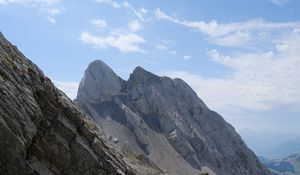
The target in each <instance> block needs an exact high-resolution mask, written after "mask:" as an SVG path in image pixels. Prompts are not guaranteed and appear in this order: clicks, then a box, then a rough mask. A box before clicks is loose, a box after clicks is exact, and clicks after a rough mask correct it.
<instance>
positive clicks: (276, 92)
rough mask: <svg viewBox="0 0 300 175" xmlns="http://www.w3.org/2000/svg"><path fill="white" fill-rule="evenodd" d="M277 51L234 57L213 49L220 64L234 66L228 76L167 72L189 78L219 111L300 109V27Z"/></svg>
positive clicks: (205, 98) (280, 42)
mask: <svg viewBox="0 0 300 175" xmlns="http://www.w3.org/2000/svg"><path fill="white" fill-rule="evenodd" d="M275 45H276V49H275V50H273V51H268V52H262V53H256V52H250V53H245V52H240V53H235V54H232V55H230V56H226V55H223V54H221V53H219V52H218V51H217V50H215V49H213V50H209V51H208V53H207V54H208V56H209V57H210V58H211V59H212V60H213V61H214V62H216V63H218V64H221V65H223V66H225V67H227V68H229V69H231V71H232V74H231V75H229V76H228V77H226V78H204V77H202V76H200V75H197V74H193V73H189V72H187V71H169V72H167V73H166V75H168V76H171V77H180V78H182V79H184V80H186V81H187V82H188V83H189V84H190V85H191V86H192V87H193V89H194V90H195V91H196V92H197V93H198V95H199V96H200V97H201V98H203V99H204V101H206V102H207V103H208V105H209V106H210V107H212V108H213V109H216V110H218V111H234V110H239V109H243V110H245V109H247V110H253V111H264V110H271V109H273V108H275V107H276V106H277V105H292V106H297V107H298V108H300V89H299V87H300V76H299V75H300V69H299V67H300V59H299V58H300V49H299V48H300V30H294V31H293V32H292V33H291V35H288V36H285V37H283V38H281V40H280V41H278V43H276V44H275Z"/></svg>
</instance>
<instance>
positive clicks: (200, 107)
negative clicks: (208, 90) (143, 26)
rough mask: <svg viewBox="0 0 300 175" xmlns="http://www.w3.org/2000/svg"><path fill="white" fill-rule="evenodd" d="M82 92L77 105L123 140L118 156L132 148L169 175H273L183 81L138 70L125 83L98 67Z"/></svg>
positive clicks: (90, 70) (88, 76) (91, 68)
mask: <svg viewBox="0 0 300 175" xmlns="http://www.w3.org/2000/svg"><path fill="white" fill-rule="evenodd" d="M99 63H100V64H99ZM94 69H101V70H94ZM97 72H101V73H99V74H98V73H97ZM106 72H107V74H106ZM87 80H90V81H87ZM94 80H96V81H94ZM108 84H109V85H110V86H109V87H107V88H108V89H105V86H106V85H108ZM95 87H97V88H98V89H97V88H95ZM79 89H80V91H79V93H78V97H77V99H76V102H77V104H78V105H79V106H80V107H81V108H82V109H83V110H84V111H86V112H87V113H88V114H90V115H91V116H92V117H93V118H94V119H95V120H96V121H97V122H98V123H99V125H101V128H102V129H103V131H104V132H105V133H106V134H107V135H108V136H111V137H113V138H118V139H119V143H118V144H116V143H112V144H113V145H115V146H116V147H117V148H119V149H120V150H122V149H123V147H124V145H126V146H128V145H129V146H130V147H131V149H132V150H134V152H136V153H138V154H144V155H146V156H147V157H148V158H149V159H151V160H152V161H153V162H154V163H156V165H157V166H158V167H160V168H161V169H163V170H165V171H166V172H169V173H170V174H199V172H200V170H201V169H202V170H205V169H209V170H210V171H209V173H210V174H219V175H236V174H243V175H269V174H270V172H269V171H268V170H267V169H266V168H265V167H264V166H263V165H262V164H261V163H260V162H259V160H258V159H257V157H256V156H255V155H254V153H253V152H252V151H251V150H250V149H248V148H247V146H246V144H245V143H244V141H243V140H242V139H241V137H240V136H239V135H238V134H237V133H236V132H235V130H234V128H233V127H232V126H231V125H230V124H228V123H226V121H225V120H224V119H223V118H222V117H221V116H220V115H219V114H218V113H216V112H214V111H211V110H210V109H209V108H208V107H207V106H206V105H205V104H204V102H203V101H202V100H201V99H200V98H199V97H198V96H197V94H196V93H195V92H194V91H193V90H192V89H191V88H190V87H189V86H188V85H187V84H186V83H185V82H184V81H182V80H181V79H171V78H168V77H159V76H157V75H154V74H152V73H150V72H148V71H146V70H144V69H143V68H141V67H137V68H136V69H135V70H134V71H133V73H132V74H131V75H130V78H129V80H128V81H124V80H121V79H120V78H119V77H118V76H117V75H116V74H115V73H112V71H111V69H110V68H108V67H107V65H105V64H104V63H102V62H100V61H95V62H92V63H91V64H90V65H89V67H88V69H87V70H86V73H85V76H84V78H83V80H82V81H81V83H80V87H79ZM99 91H100V92H99ZM101 91H103V92H108V93H102V92H101ZM99 94H101V95H100V97H101V98H99V99H98V100H97V99H95V98H94V97H96V98H98V97H99ZM105 94H107V96H105ZM89 96H93V98H89ZM83 97H84V98H83ZM86 97H87V98H86ZM211 170H212V171H211ZM202 172H204V171H202Z"/></svg>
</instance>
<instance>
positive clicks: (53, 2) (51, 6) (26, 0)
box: [0, 0, 63, 24]
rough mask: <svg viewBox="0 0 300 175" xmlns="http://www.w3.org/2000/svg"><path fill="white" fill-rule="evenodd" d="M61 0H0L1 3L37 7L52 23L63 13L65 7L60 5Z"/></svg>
mask: <svg viewBox="0 0 300 175" xmlns="http://www.w3.org/2000/svg"><path fill="white" fill-rule="evenodd" d="M59 2H60V0H0V5H1V4H2V5H6V4H15V5H22V6H26V7H32V8H36V9H37V10H38V11H40V12H43V14H45V16H46V18H47V19H48V21H49V22H51V23H54V24H55V23H56V20H55V16H57V15H58V14H60V13H62V11H63V9H62V8H61V7H59V6H58V4H59Z"/></svg>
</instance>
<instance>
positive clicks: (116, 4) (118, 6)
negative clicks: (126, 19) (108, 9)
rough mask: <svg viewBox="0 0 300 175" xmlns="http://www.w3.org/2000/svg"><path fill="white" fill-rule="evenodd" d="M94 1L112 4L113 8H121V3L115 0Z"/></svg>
mask: <svg viewBox="0 0 300 175" xmlns="http://www.w3.org/2000/svg"><path fill="white" fill-rule="evenodd" d="M94 1H95V2H98V3H106V4H110V5H111V6H112V7H113V8H121V5H120V4H119V3H117V2H116V1H113V0H94Z"/></svg>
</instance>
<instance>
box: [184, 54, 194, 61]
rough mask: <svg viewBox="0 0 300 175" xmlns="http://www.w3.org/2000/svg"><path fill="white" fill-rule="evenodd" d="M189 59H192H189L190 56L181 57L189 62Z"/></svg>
mask: <svg viewBox="0 0 300 175" xmlns="http://www.w3.org/2000/svg"><path fill="white" fill-rule="evenodd" d="M191 58H192V57H191V56H190V55H184V56H183V59H184V60H190V59H191Z"/></svg>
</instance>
